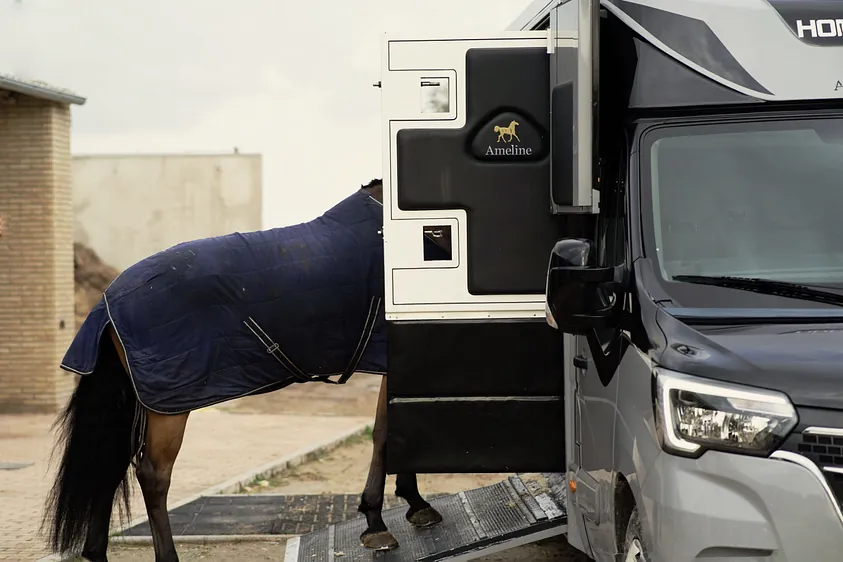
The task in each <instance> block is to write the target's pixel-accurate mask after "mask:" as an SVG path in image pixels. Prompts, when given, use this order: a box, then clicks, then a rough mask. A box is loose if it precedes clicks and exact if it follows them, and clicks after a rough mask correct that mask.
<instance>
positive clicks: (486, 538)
mask: <svg viewBox="0 0 843 562" xmlns="http://www.w3.org/2000/svg"><path fill="white" fill-rule="evenodd" d="M547 476H548V475H546V474H542V475H538V476H535V477H530V476H525V477H524V478H523V479H522V478H519V477H513V478H511V479H509V480H505V481H503V482H500V483H498V484H494V485H492V486H486V487H483V488H477V489H475V490H469V491H467V492H461V493H459V494H453V495H449V496H444V497H437V498H433V499H432V500H430V503H431V505H433V506H434V507H435V508H436V509H437V510H438V511H439V512H440V513H441V514H442V517H443V521H442V523H441V524H439V525H436V526H435V527H432V528H430V529H416V528H414V527H412V526H411V525H410V524H409V523H408V522H407V521H406V519H405V515H406V511H407V507H406V506H403V505H402V506H400V507H395V508H392V509H387V510H384V512H383V516H384V521H385V522H386V524H387V526H388V527H389V530H390V531H391V532H392V533H393V535H395V538H396V539H398V543H399V545H400V546H399V548H397V549H396V550H393V551H390V552H377V553H376V552H373V551H371V550H367V549H365V548H363V547H362V545H361V544H360V534H361V533H362V532H363V531H364V530H365V528H366V520H365V518H364V517H362V516H361V517H357V518H355V519H351V520H348V521H344V522H342V523H338V524H336V525H334V526H332V527H330V528H328V529H323V530H320V531H318V532H315V533H311V534H310V535H305V536H303V537H301V538H300V539H293V540H292V541H291V542H290V543H289V545H288V546H289V548H288V549H287V553H286V557H285V562H323V561H324V562H338V561H342V562H374V561H377V562H411V561H412V562H436V561H438V560H448V559H460V560H462V559H466V560H467V559H472V558H475V557H480V556H482V555H483V552H484V549H487V548H492V549H496V550H501V549H502V548H506V543H507V541H510V542H512V543H513V545H515V544H526V543H528V542H530V537H531V536H532V535H535V536H536V537H539V538H546V536H549V535H550V534H559V533H561V532H562V531H563V530H564V528H565V524H566V523H567V519H566V518H565V517H564V516H563V515H564V509H565V508H564V497H565V492H564V490H561V491H560V490H556V491H554V490H553V488H554V485H558V483H559V482H560V481H561V482H564V478H562V479H561V480H556V481H555V482H553V483H551V482H550V480H549V479H548V478H547ZM537 494H538V496H540V497H541V498H543V499H542V500H541V501H539V498H538V497H537ZM555 498H562V504H561V505H559V504H557V503H556V501H555ZM542 504H544V506H545V507H541V506H542ZM531 520H532V521H535V522H534V523H532V524H531V523H530V521H531ZM296 541H297V542H296ZM331 546H333V548H331Z"/></svg>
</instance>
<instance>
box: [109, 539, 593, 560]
mask: <svg viewBox="0 0 843 562" xmlns="http://www.w3.org/2000/svg"><path fill="white" fill-rule="evenodd" d="M285 544H286V543H285V541H283V540H280V541H272V542H244V543H237V544H208V545H201V546H199V545H182V546H180V547H179V560H181V562H195V561H197V560H211V561H217V560H221V561H222V560H237V562H281V561H283V560H284V546H285ZM399 548H400V547H399ZM108 559H109V561H110V562H153V560H155V555H154V553H153V552H152V547H149V546H115V547H113V548H112V549H111V551H110V552H109V553H108ZM338 560H342V558H339V559H338ZM588 560H589V559H588V558H587V557H585V556H584V555H582V554H580V553H578V552H575V551H574V550H573V549H572V548H571V547H570V546H568V544H567V543H566V542H565V539H564V538H554V539H548V540H546V541H542V542H538V543H535V544H531V545H527V546H523V547H521V548H515V549H512V550H507V551H504V552H499V553H497V554H491V555H489V556H485V557H483V558H478V559H477V562H541V561H546V562H550V561H554V562H588Z"/></svg>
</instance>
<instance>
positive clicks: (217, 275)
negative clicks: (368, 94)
mask: <svg viewBox="0 0 843 562" xmlns="http://www.w3.org/2000/svg"><path fill="white" fill-rule="evenodd" d="M382 225H383V208H382V205H381V203H379V202H378V201H377V200H375V199H374V198H372V197H371V196H370V195H369V194H368V193H367V192H366V191H364V190H362V189H361V190H359V191H357V192H356V193H354V194H353V195H351V196H349V197H348V198H346V199H345V200H343V201H341V202H340V203H338V204H337V205H336V206H334V207H333V208H332V209H330V210H329V211H327V212H326V213H324V214H323V215H322V216H320V217H318V218H316V219H314V220H312V221H310V222H306V223H302V224H298V225H295V226H289V227H284V228H276V229H271V230H265V231H258V232H249V233H245V234H241V233H235V234H230V235H227V236H219V237H214V238H205V239H201V240H195V241H192V242H185V243H183V244H179V245H177V246H173V247H172V248H170V249H168V250H165V251H163V252H159V253H158V254H155V255H153V256H150V257H148V258H146V259H144V260H142V261H140V262H138V263H136V264H135V265H133V266H131V267H130V268H128V269H127V270H126V271H124V272H123V273H121V274H120V276H119V277H117V279H115V280H114V282H112V284H111V285H110V286H109V287H108V289H106V291H105V293H104V295H103V297H102V299H101V300H100V301H99V303H98V304H97V305H96V307H94V309H93V310H92V311H91V313H90V314H89V315H88V317H87V319H86V320H85V322H84V323H83V324H82V326H81V327H80V329H79V332H78V333H77V335H76V337H75V339H74V340H73V342H72V343H71V345H70V348H69V349H68V351H67V354H66V355H65V357H64V359H63V361H62V365H61V367H62V368H63V369H65V370H67V371H71V372H74V373H77V374H80V375H86V374H90V373H92V372H93V371H94V367H95V365H96V362H97V358H98V357H99V346H100V342H101V341H102V336H103V332H104V330H105V328H106V327H107V326H108V325H109V324H111V325H113V327H114V330H115V331H116V333H117V335H118V337H119V339H120V342H121V343H122V346H123V349H124V351H125V354H126V360H127V364H128V366H129V371H130V376H131V379H132V382H133V383H134V387H135V391H136V393H137V396H138V400H139V401H140V403H141V404H143V405H144V406H145V407H146V408H147V409H149V410H152V411H154V412H158V413H165V414H175V413H181V412H187V411H190V410H195V409H198V408H202V407H205V406H209V405H211V404H216V403H219V402H223V401H225V400H231V399H234V398H238V397H240V396H244V395H247V394H261V393H265V392H270V391H273V390H278V389H280V388H283V387H285V386H288V385H290V384H293V383H295V382H307V381H314V380H315V381H323V382H333V383H341V382H345V381H346V380H347V379H348V377H350V376H351V375H352V373H354V372H355V371H361V372H371V373H379V374H385V372H386V323H385V319H384V312H383V306H382V301H383V294H384V274H383V238H382V236H381V232H380V231H381V229H382ZM106 341H108V340H106ZM336 375H340V379H339V380H333V379H328V377H329V376H336Z"/></svg>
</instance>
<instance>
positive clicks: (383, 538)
mask: <svg viewBox="0 0 843 562" xmlns="http://www.w3.org/2000/svg"><path fill="white" fill-rule="evenodd" d="M360 542H361V543H363V546H364V547H365V548H368V549H370V550H394V549H396V548H398V541H397V540H395V537H393V536H392V533H390V532H389V531H381V532H379V533H369V534H368V535H367V534H366V533H363V535H362V536H361V537H360Z"/></svg>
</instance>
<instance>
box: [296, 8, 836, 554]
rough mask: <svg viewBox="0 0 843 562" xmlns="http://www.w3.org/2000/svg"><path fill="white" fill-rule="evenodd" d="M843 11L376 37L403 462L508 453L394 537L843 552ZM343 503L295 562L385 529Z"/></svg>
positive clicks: (480, 548)
mask: <svg viewBox="0 0 843 562" xmlns="http://www.w3.org/2000/svg"><path fill="white" fill-rule="evenodd" d="M841 22H843V1H838V0H825V1H821V0H805V1H799V2H797V1H793V0H731V1H728V2H723V1H718V0H670V1H666V0H603V1H602V2H600V1H598V0H572V1H568V2H565V1H560V0H539V1H537V2H535V3H534V4H533V5H532V6H531V7H530V8H529V9H528V10H527V11H525V12H524V14H523V15H522V16H521V17H520V18H519V19H518V20H517V21H516V22H515V23H514V24H513V25H512V26H511V27H510V29H509V30H507V31H505V32H495V31H494V30H490V32H489V34H487V35H474V36H467V37H454V38H449V37H415V38H413V37H392V36H388V37H387V38H386V39H385V40H384V49H383V71H382V76H381V81H380V83H379V86H380V87H381V90H380V93H381V95H382V104H383V139H384V140H383V151H384V154H383V161H384V178H383V180H384V201H383V202H384V217H383V221H384V223H383V237H384V245H385V246H384V261H385V295H386V298H385V306H386V309H385V310H386V315H387V320H388V322H389V375H388V383H387V384H388V395H389V402H388V433H389V437H388V445H387V469H388V472H389V473H393V474H395V473H453V472H488V473H498V472H505V473H515V474H517V476H514V477H512V478H509V479H508V480H506V481H504V482H502V483H501V484H500V485H499V486H497V487H488V488H484V489H480V490H469V491H466V492H463V493H461V494H456V495H454V496H447V497H444V498H436V499H434V500H432V502H431V503H432V504H434V505H435V506H437V509H438V510H439V512H440V513H442V515H443V518H444V521H443V523H442V524H440V525H439V526H437V527H434V528H431V529H425V530H413V529H406V530H405V531H400V532H402V533H405V535H402V537H401V540H400V542H401V544H402V546H401V547H400V548H398V549H396V550H395V551H391V552H389V553H386V554H385V555H384V559H385V560H402V561H403V560H445V559H448V560H456V559H460V560H468V559H471V558H477V557H480V556H484V555H486V554H487V553H489V552H492V551H495V550H505V549H508V548H511V547H514V546H518V545H521V544H524V543H529V542H533V541H536V540H539V539H543V538H547V537H550V536H553V535H560V534H566V535H567V540H568V542H569V543H570V544H571V545H572V546H573V547H575V548H576V549H578V550H580V551H582V552H584V553H585V554H586V555H588V556H589V557H591V558H593V559H594V560H597V561H599V562H608V561H617V560H621V561H624V562H631V561H639V562H643V561H648V562H686V561H687V562H691V561H694V560H706V561H715V560H717V561H724V562H725V561H731V560H734V561H739V560H740V561H749V560H753V561H758V562H760V561H767V560H769V561H779V562H782V561H790V562H808V561H810V562H823V561H829V562H830V561H839V560H840V559H841V557H843V512H841V501H843V220H841V209H843V184H841V178H843V27H841ZM425 237H428V238H431V237H433V238H435V239H436V240H437V245H438V246H439V248H440V249H442V250H443V251H442V252H440V253H438V254H436V255H435V256H433V255H430V254H427V253H426V252H425V251H424V247H425V245H424V244H423V240H424V239H425ZM531 475H532V476H531ZM437 502H438V503H437ZM401 513H403V511H401ZM354 525H358V526H359V525H361V523H355V522H354V521H350V522H345V523H340V524H338V525H336V526H334V527H330V528H328V529H326V530H324V531H320V532H319V533H315V534H313V535H307V536H304V537H301V538H300V539H295V540H293V541H290V543H289V545H288V549H287V560H288V562H293V561H305V560H306V561H310V560H317V559H318V560H337V558H336V556H340V554H337V553H341V554H342V555H343V556H345V557H346V558H344V559H349V560H350V559H353V560H358V559H359V560H363V559H366V560H368V559H370V558H371V557H372V556H374V555H373V554H372V553H370V552H364V551H361V550H360V549H359V547H358V539H357V537H358V535H359V532H358V531H355V530H354V529H352V530H348V529H351V527H353V526H354ZM344 526H345V527H344ZM348 526H351V527H348ZM400 526H401V522H399V523H395V524H394V525H393V524H390V528H393V527H400ZM405 526H406V525H405ZM346 527H348V528H346Z"/></svg>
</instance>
